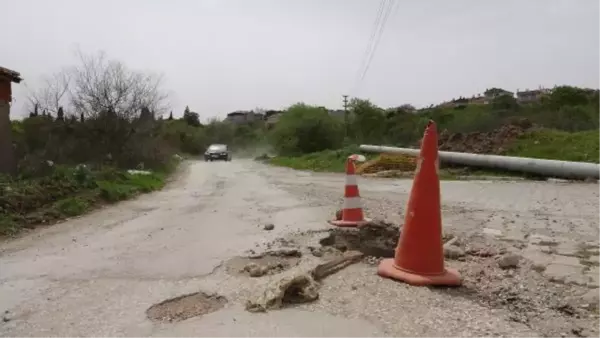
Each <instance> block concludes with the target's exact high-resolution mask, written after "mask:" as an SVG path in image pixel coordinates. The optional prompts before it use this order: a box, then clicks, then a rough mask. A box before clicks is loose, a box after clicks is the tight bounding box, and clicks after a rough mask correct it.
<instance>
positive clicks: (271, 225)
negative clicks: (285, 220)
mask: <svg viewBox="0 0 600 338" xmlns="http://www.w3.org/2000/svg"><path fill="white" fill-rule="evenodd" d="M263 229H264V230H267V231H270V230H273V229H275V224H272V223H269V224H265V226H264V227H263Z"/></svg>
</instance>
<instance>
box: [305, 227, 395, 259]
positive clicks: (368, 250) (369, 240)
mask: <svg viewBox="0 0 600 338" xmlns="http://www.w3.org/2000/svg"><path fill="white" fill-rule="evenodd" d="M399 236H400V227H399V226H397V225H394V224H392V223H387V222H384V221H373V222H372V223H370V224H369V225H367V226H364V227H361V228H360V229H355V228H349V229H346V228H335V229H331V230H330V231H329V234H328V236H327V237H325V238H323V239H321V240H320V241H319V244H321V245H322V246H323V247H332V248H334V249H337V250H339V251H341V252H346V251H350V250H352V251H359V252H362V253H364V254H365V256H372V257H383V258H391V257H394V250H395V249H396V245H397V244H398V238H399ZM313 254H314V253H313Z"/></svg>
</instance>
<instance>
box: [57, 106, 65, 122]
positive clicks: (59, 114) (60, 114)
mask: <svg viewBox="0 0 600 338" xmlns="http://www.w3.org/2000/svg"><path fill="white" fill-rule="evenodd" d="M56 120H57V121H64V120H65V113H64V111H63V108H62V107H58V111H57V112H56Z"/></svg>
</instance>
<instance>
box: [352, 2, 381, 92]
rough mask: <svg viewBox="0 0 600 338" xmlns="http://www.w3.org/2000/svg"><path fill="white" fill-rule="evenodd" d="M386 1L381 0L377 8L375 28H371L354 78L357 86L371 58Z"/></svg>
mask: <svg viewBox="0 0 600 338" xmlns="http://www.w3.org/2000/svg"><path fill="white" fill-rule="evenodd" d="M386 1H387V0H380V1H379V7H378V8H377V15H376V17H375V22H373V28H371V36H369V40H368V41H367V47H366V49H365V52H364V53H363V57H362V59H361V61H360V65H359V67H358V69H357V70H356V78H355V79H354V85H355V86H356V84H357V83H358V81H359V79H360V77H361V74H362V72H363V70H364V67H365V64H366V63H367V60H368V59H369V54H370V53H371V49H372V48H373V42H374V41H375V35H376V34H377V31H378V29H379V25H380V24H381V19H382V17H383V9H384V8H385V5H386Z"/></svg>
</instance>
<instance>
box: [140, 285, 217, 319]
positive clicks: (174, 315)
mask: <svg viewBox="0 0 600 338" xmlns="http://www.w3.org/2000/svg"><path fill="white" fill-rule="evenodd" d="M226 303H227V299H226V298H225V297H223V296H219V295H208V294H205V293H203V292H196V293H191V294H188V295H183V296H179V297H175V298H172V299H168V300H165V301H164V302H161V303H158V304H155V305H152V306H151V307H150V308H148V310H146V315H147V316H148V318H149V319H150V320H152V321H155V322H168V323H171V322H179V321H182V320H186V319H188V318H192V317H197V316H202V315H205V314H207V313H211V312H215V311H217V310H219V309H222V308H223V307H224V306H225V304H226Z"/></svg>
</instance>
